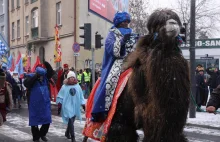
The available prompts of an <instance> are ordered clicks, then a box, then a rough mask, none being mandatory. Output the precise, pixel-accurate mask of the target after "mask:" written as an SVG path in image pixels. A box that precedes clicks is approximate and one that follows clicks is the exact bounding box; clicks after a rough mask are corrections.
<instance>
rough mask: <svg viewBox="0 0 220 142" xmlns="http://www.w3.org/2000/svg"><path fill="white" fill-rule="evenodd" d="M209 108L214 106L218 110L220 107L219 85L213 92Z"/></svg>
mask: <svg viewBox="0 0 220 142" xmlns="http://www.w3.org/2000/svg"><path fill="white" fill-rule="evenodd" d="M208 106H214V107H215V108H216V110H217V109H218V108H219V107H220V85H218V86H217V88H216V89H214V90H213V92H212V94H211V96H210V99H209V101H208V104H207V107H208Z"/></svg>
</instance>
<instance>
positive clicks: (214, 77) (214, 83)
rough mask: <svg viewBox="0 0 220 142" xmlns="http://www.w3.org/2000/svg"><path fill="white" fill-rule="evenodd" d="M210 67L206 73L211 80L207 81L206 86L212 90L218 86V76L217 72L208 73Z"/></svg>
mask: <svg viewBox="0 0 220 142" xmlns="http://www.w3.org/2000/svg"><path fill="white" fill-rule="evenodd" d="M210 69H211V68H210V67H209V68H207V69H206V72H207V73H208V74H209V75H210V76H211V78H210V79H209V82H208V85H209V86H210V88H212V89H214V88H216V87H217V86H218V82H219V81H218V80H217V78H218V76H219V72H218V71H217V72H212V71H210Z"/></svg>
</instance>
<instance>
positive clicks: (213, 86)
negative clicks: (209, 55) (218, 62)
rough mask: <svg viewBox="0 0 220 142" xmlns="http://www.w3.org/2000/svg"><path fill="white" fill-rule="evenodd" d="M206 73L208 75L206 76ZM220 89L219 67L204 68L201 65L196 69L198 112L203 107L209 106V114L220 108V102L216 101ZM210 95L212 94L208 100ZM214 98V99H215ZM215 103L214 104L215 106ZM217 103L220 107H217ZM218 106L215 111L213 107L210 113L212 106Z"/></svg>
mask: <svg viewBox="0 0 220 142" xmlns="http://www.w3.org/2000/svg"><path fill="white" fill-rule="evenodd" d="M205 72H206V74H205ZM219 88H220V71H219V69H218V67H208V68H207V69H204V67H203V66H202V65H200V64H198V65H197V67H196V95H195V96H196V98H195V100H196V104H197V111H201V106H207V111H208V112H214V111H213V110H217V109H218V108H219V104H220V102H218V101H216V100H217V99H213V98H216V97H215V96H216V93H217V92H218V94H220V93H219V91H218V90H219ZM208 94H210V99H209V100H208ZM213 96H214V97H213ZM213 103H214V104H213ZM216 103H217V104H218V105H216ZM213 105H214V106H216V108H215V109H214V108H213V107H212V109H211V111H210V106H213Z"/></svg>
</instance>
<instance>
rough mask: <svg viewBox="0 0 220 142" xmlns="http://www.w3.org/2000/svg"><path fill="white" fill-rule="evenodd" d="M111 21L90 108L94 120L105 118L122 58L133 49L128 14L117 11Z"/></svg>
mask: <svg viewBox="0 0 220 142" xmlns="http://www.w3.org/2000/svg"><path fill="white" fill-rule="evenodd" d="M113 22H114V25H113V27H112V28H111V29H110V32H109V34H108V36H107V38H106V41H105V51H104V57H103V62H102V63H103V64H102V73H101V81H100V85H99V87H98V88H97V90H96V93H95V97H94V104H93V109H92V121H94V122H100V121H104V120H105V119H106V117H107V115H108V111H109V109H110V106H111V103H112V99H113V96H114V92H115V89H116V86H117V83H118V80H119V76H120V74H121V72H122V64H123V61H124V58H125V57H126V56H127V55H128V54H129V53H130V52H132V51H134V45H135V43H136V36H135V34H134V33H132V29H131V28H128V24H129V23H130V15H129V14H128V13H127V12H117V13H116V14H115V17H114V20H113Z"/></svg>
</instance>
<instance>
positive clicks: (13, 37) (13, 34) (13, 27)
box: [11, 22, 15, 39]
mask: <svg viewBox="0 0 220 142" xmlns="http://www.w3.org/2000/svg"><path fill="white" fill-rule="evenodd" d="M11 29H12V34H11V35H12V39H15V23H14V22H12V28H11Z"/></svg>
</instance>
